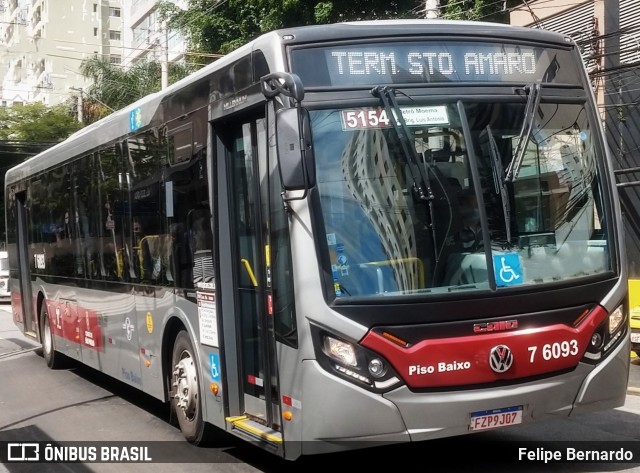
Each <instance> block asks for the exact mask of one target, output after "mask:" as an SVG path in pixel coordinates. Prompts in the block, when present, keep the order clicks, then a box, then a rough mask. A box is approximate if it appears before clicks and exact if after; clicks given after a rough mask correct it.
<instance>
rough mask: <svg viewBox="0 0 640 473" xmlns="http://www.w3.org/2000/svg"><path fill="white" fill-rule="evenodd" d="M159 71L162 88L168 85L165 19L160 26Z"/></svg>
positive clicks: (167, 42) (167, 35) (167, 44)
mask: <svg viewBox="0 0 640 473" xmlns="http://www.w3.org/2000/svg"><path fill="white" fill-rule="evenodd" d="M160 28H162V29H161V31H160V73H161V85H162V88H163V89H166V88H167V87H168V86H169V34H168V32H167V20H163V21H162V23H161V26H160Z"/></svg>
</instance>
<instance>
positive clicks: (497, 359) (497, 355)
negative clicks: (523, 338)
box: [489, 345, 513, 373]
mask: <svg viewBox="0 0 640 473" xmlns="http://www.w3.org/2000/svg"><path fill="white" fill-rule="evenodd" d="M512 364H513V353H511V349H510V348H509V347H508V346H506V345H498V346H495V347H493V348H492V349H491V353H489V366H491V369H492V370H493V371H495V372H496V373H504V372H505V371H507V370H508V369H509V368H511V365H512Z"/></svg>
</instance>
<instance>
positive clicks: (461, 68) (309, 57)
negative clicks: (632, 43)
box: [291, 41, 582, 88]
mask: <svg viewBox="0 0 640 473" xmlns="http://www.w3.org/2000/svg"><path fill="white" fill-rule="evenodd" d="M575 58H576V57H575V56H573V52H572V51H570V50H569V49H559V48H557V49H556V48H547V47H533V46H530V45H518V44H508V43H488V42H459V41H451V42H446V41H438V42H427V41H425V42H419V43H407V42H387V43H377V44H366V45H361V44H358V45H349V46H344V47H342V46H331V47H320V48H304V49H303V48H300V49H295V50H293V51H292V52H291V63H292V71H293V72H295V73H296V74H298V75H299V76H300V78H301V79H302V83H303V84H304V86H305V87H307V88H308V87H314V86H334V87H335V86H338V87H340V86H342V87H344V86H358V85H382V84H401V83H419V82H425V83H440V82H525V83H530V82H535V81H538V80H539V81H542V82H543V83H551V82H555V83H563V84H575V83H576V81H578V80H579V78H580V77H582V76H581V75H580V74H579V71H578V68H577V66H576V62H575ZM578 64H579V63H578Z"/></svg>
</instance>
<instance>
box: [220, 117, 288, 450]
mask: <svg viewBox="0 0 640 473" xmlns="http://www.w3.org/2000/svg"><path fill="white" fill-rule="evenodd" d="M265 126H266V123H265V120H264V119H255V118H252V119H250V120H249V119H247V120H244V121H239V122H236V123H231V124H230V123H229V122H226V124H225V125H224V128H223V129H221V130H218V131H219V132H220V134H219V136H224V137H225V138H224V140H223V141H224V148H225V149H224V154H225V158H226V159H224V163H220V165H219V166H218V172H219V174H218V183H219V185H220V187H221V188H226V192H225V193H226V196H221V199H220V200H219V202H225V201H226V202H227V204H221V205H220V214H221V215H220V217H221V222H220V228H224V226H225V224H224V223H223V222H222V221H223V220H226V219H228V221H229V228H230V229H231V231H230V232H226V233H228V235H225V232H223V231H220V232H218V236H219V238H220V245H221V246H220V247H221V248H225V247H227V246H228V248H229V249H230V251H228V252H227V251H224V250H222V251H221V255H220V258H221V261H220V263H221V267H222V268H223V267H229V268H233V271H230V273H231V274H229V275H228V276H224V275H221V278H224V279H226V280H227V283H226V285H227V288H226V289H227V290H226V291H225V287H221V288H220V293H221V294H223V296H222V299H223V303H222V310H223V320H224V325H225V327H226V328H225V332H227V329H228V326H229V324H232V325H233V328H232V329H231V330H230V335H229V334H225V353H226V355H225V358H226V364H227V366H228V367H231V366H237V367H238V370H239V371H238V376H237V380H236V383H237V386H238V396H237V398H236V401H237V403H238V405H237V406H235V407H236V408H235V409H234V406H233V405H232V404H233V403H230V409H229V412H230V413H231V414H232V415H239V416H240V417H245V418H246V419H248V420H249V421H250V422H252V423H254V425H257V426H259V427H260V428H263V429H265V430H266V431H270V432H276V431H279V430H280V426H279V419H280V415H279V408H278V397H279V396H278V379H277V373H276V369H275V354H274V353H275V349H274V347H275V341H274V335H273V326H272V321H271V317H270V316H269V307H270V304H269V291H270V288H269V285H270V282H269V280H268V271H267V264H268V258H269V255H268V223H267V222H268V211H267V210H266V209H267V208H268V206H267V202H268V201H267V197H266V196H267V190H266V186H267V179H266V178H265V177H264V176H265V174H266V165H267V158H266V154H267V153H266V142H267V140H266V131H265ZM219 162H220V161H219ZM224 175H226V176H229V177H230V178H228V179H225V178H223V177H222V176H224ZM221 181H224V183H223V182H221ZM225 197H226V198H225ZM227 238H228V239H229V240H228V242H226V241H225V240H226V239H227ZM226 258H229V260H228V265H225V264H224V262H225V259H226ZM221 283H223V281H221ZM223 284H224V283H223ZM230 292H231V293H232V294H234V297H233V298H228V297H226V298H225V296H224V294H229V293H230ZM230 299H231V300H230ZM225 301H226V302H225ZM231 338H233V342H231ZM228 342H231V343H228ZM233 343H235V344H236V349H235V350H234V351H235V354H237V359H236V360H231V359H230V353H229V348H230V346H232V345H233ZM228 371H230V370H229V369H228ZM230 384H231V382H230ZM232 389H233V388H232ZM274 438H278V437H277V435H276V436H275V437H274Z"/></svg>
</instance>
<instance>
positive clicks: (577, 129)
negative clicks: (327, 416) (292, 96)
mask: <svg viewBox="0 0 640 473" xmlns="http://www.w3.org/2000/svg"><path fill="white" fill-rule="evenodd" d="M526 107H527V103H524V102H523V100H521V99H519V100H518V101H517V102H516V101H513V100H512V101H503V102H499V101H498V102H492V103H486V102H483V103H473V102H468V103H460V104H457V103H435V104H434V103H424V104H422V105H421V104H419V102H418V101H416V100H414V101H412V102H411V105H410V106H404V105H402V106H400V107H399V110H400V113H401V114H402V117H403V119H404V122H405V123H406V128H405V129H406V130H408V132H409V133H408V135H409V144H410V147H412V149H411V152H410V153H407V152H406V149H403V143H402V136H401V133H398V130H397V129H396V128H394V127H393V126H392V121H391V120H390V117H389V115H390V114H389V112H388V111H387V109H385V108H384V107H383V106H380V107H370V108H366V107H365V108H344V109H330V110H315V111H312V113H311V117H312V130H313V140H314V149H315V155H316V166H317V182H318V190H319V194H320V203H321V213H322V217H323V220H324V228H325V231H326V239H325V241H326V245H324V250H325V251H326V252H327V254H328V260H329V261H330V262H331V271H332V275H333V287H332V289H331V290H332V291H334V292H335V295H336V297H337V298H348V297H369V296H380V295H385V296H393V295H405V294H419V293H446V292H456V293H458V292H465V291H478V290H488V289H491V290H496V289H503V288H507V287H511V286H519V285H535V284H545V283H557V282H565V283H566V282H567V281H569V280H571V279H574V278H580V277H585V276H587V277H588V276H593V275H598V274H602V273H605V272H608V271H610V270H611V261H610V259H611V258H610V250H609V243H608V238H607V232H606V227H605V222H604V215H605V213H604V209H603V205H604V204H603V195H602V189H601V187H602V186H601V179H602V176H601V175H600V170H599V169H598V167H597V166H596V160H597V156H596V155H597V153H598V152H599V151H598V149H599V148H598V146H599V145H597V144H596V142H595V139H592V133H593V132H595V130H593V129H592V128H593V126H592V124H590V123H589V118H588V113H587V110H586V108H585V106H584V104H576V103H551V102H549V101H548V100H545V101H544V102H542V103H539V104H537V108H536V110H534V111H533V113H534V114H535V116H534V118H533V119H532V120H531V117H529V119H530V120H531V121H532V125H531V127H530V130H529V132H528V133H526V134H525V133H523V131H522V129H523V121H524V120H526V119H527V114H528V115H531V111H530V112H528V113H527V111H526ZM392 113H395V112H392ZM465 122H466V123H468V128H467V129H466V130H465V127H464V126H463V123H465ZM405 142H406V140H405ZM405 148H406V146H405ZM517 148H521V151H520V152H518V149H517ZM516 154H517V155H518V156H519V157H520V159H519V162H518V163H517V168H518V169H517V173H514V174H513V176H512V177H511V179H506V174H507V170H508V169H509V168H510V165H511V164H513V162H514V160H515V159H516V158H518V156H516Z"/></svg>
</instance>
